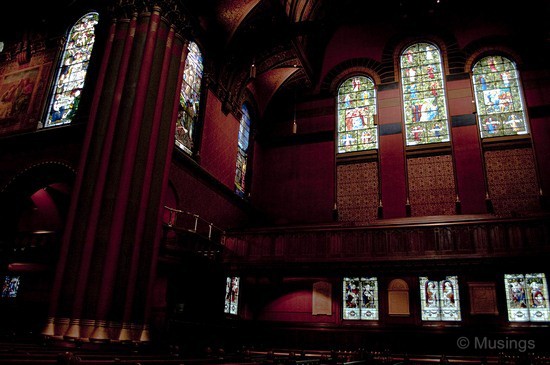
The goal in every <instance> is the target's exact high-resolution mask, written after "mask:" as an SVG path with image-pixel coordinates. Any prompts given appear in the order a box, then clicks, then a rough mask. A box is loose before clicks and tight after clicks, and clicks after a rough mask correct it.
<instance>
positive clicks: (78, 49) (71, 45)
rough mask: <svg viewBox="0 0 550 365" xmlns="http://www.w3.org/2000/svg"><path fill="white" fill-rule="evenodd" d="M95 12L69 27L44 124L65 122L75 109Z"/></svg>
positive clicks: (93, 30)
mask: <svg viewBox="0 0 550 365" xmlns="http://www.w3.org/2000/svg"><path fill="white" fill-rule="evenodd" d="M98 17H99V16H98V14H97V13H88V14H86V15H84V16H83V17H82V18H80V19H79V20H78V21H77V22H76V24H75V25H74V26H73V27H72V29H71V32H70V33H69V37H68V38H67V42H66V43H65V50H64V52H63V56H62V57H61V66H60V67H59V70H58V74H57V79H56V83H55V85H56V86H55V90H54V94H53V96H52V99H51V101H50V106H49V109H48V116H47V117H46V123H45V126H46V127H51V126H57V125H62V124H69V123H71V122H72V120H73V118H74V116H75V113H76V111H77V109H78V103H79V102H80V96H81V93H82V88H83V87H84V80H85V78H86V72H87V71H88V63H89V62H90V56H91V54H92V49H93V46H94V41H95V33H94V32H95V25H96V24H97V23H98V19H99V18H98Z"/></svg>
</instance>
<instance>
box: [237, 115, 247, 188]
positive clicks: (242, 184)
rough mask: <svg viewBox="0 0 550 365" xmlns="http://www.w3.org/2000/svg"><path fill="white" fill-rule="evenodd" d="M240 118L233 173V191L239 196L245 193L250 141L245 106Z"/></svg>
mask: <svg viewBox="0 0 550 365" xmlns="http://www.w3.org/2000/svg"><path fill="white" fill-rule="evenodd" d="M241 111H242V117H241V123H240V126H239V137H238V138H239V139H238V151H237V167H236V171H235V191H236V193H237V194H239V195H240V196H244V195H245V191H246V165H247V159H248V143H249V140H250V112H249V111H248V108H247V107H246V104H244V105H243V106H242V110H241Z"/></svg>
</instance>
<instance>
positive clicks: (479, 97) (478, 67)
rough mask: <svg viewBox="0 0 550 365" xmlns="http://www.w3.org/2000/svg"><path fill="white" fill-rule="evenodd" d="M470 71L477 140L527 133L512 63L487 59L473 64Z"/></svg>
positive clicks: (502, 58) (504, 59) (506, 60)
mask: <svg viewBox="0 0 550 365" xmlns="http://www.w3.org/2000/svg"><path fill="white" fill-rule="evenodd" d="M472 72H473V76H472V78H473V83H474V93H475V100H476V108H477V116H478V123H479V128H480V132H481V138H487V137H499V136H509V135H518V134H527V133H528V131H527V123H526V121H525V113H524V107H523V100H522V97H521V92H520V86H519V76H518V72H517V70H516V66H515V64H514V63H513V62H512V61H510V60H509V59H507V58H505V57H501V56H490V57H485V58H483V59H481V60H480V61H479V62H477V63H476V64H475V66H474V67H473V70H472Z"/></svg>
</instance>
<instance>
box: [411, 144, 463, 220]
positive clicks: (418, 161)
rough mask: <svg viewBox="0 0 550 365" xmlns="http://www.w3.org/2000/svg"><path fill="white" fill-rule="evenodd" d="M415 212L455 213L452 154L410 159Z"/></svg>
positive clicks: (422, 214) (412, 208) (424, 214)
mask: <svg viewBox="0 0 550 365" xmlns="http://www.w3.org/2000/svg"><path fill="white" fill-rule="evenodd" d="M407 169H408V179H409V180H408V181H409V199H410V203H411V215H412V216H415V217H419V216H427V215H452V214H455V201H456V189H455V180H454V173H453V162H452V158H451V156H450V155H442V156H428V157H416V158H409V159H408V160H407Z"/></svg>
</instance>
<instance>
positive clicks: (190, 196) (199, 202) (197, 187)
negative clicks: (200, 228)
mask: <svg viewBox="0 0 550 365" xmlns="http://www.w3.org/2000/svg"><path fill="white" fill-rule="evenodd" d="M170 182H171V183H172V186H173V187H174V189H175V190H176V194H177V202H178V206H177V207H174V208H177V209H180V210H183V211H186V212H190V213H193V214H198V215H199V217H201V218H203V219H205V220H206V221H208V222H211V223H213V224H214V225H216V226H218V227H220V228H224V229H226V228H229V227H236V226H237V227H238V226H242V225H243V224H244V223H245V222H246V221H247V218H246V214H245V213H244V212H243V211H242V209H240V208H239V207H237V205H236V204H235V203H234V202H232V201H231V200H232V199H228V197H227V196H225V195H224V194H223V193H221V192H219V191H216V189H213V188H212V186H211V185H210V184H208V183H205V182H204V181H201V180H200V179H197V178H196V177H194V176H193V174H192V173H191V172H189V171H187V170H186V169H185V168H182V167H181V166H179V165H178V164H176V163H173V164H172V167H171V169H170ZM197 197H200V198H197ZM165 201H166V202H167V205H168V204H174V202H175V201H176V197H174V196H170V194H168V196H167V197H166V199H165Z"/></svg>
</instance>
